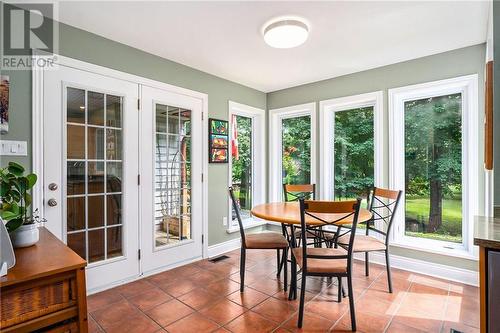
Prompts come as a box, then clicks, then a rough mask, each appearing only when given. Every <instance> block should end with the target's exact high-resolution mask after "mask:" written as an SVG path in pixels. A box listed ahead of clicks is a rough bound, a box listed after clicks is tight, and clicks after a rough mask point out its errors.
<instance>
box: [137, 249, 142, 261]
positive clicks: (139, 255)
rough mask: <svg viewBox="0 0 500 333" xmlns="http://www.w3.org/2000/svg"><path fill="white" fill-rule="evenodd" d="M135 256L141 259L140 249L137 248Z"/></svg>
mask: <svg viewBox="0 0 500 333" xmlns="http://www.w3.org/2000/svg"><path fill="white" fill-rule="evenodd" d="M137 258H139V260H141V249H139V250H137Z"/></svg>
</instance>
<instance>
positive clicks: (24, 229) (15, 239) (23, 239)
mask: <svg viewBox="0 0 500 333" xmlns="http://www.w3.org/2000/svg"><path fill="white" fill-rule="evenodd" d="M10 239H11V240H12V245H13V246H14V247H15V248H19V247H28V246H31V245H33V244H35V243H36V242H38V240H39V239H40V233H39V232H38V226H37V225H36V224H26V225H22V226H20V227H19V228H17V229H16V230H14V231H13V232H12V233H11V234H10Z"/></svg>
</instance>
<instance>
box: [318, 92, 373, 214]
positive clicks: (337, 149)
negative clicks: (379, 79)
mask: <svg viewBox="0 0 500 333" xmlns="http://www.w3.org/2000/svg"><path fill="white" fill-rule="evenodd" d="M382 106H383V94H382V92H374V93H367V94H362V95H355V96H348V97H341V98H335V99H331V100H327V101H322V102H320V124H321V138H320V152H321V156H323V159H322V163H321V165H320V170H321V174H322V175H323V181H322V183H321V197H322V198H325V199H329V200H347V199H354V198H357V197H361V198H364V199H365V200H366V197H367V194H368V191H369V190H370V189H371V188H372V187H373V186H374V185H375V184H383V179H382V175H383V173H382V170H383V162H382V156H383V154H382V153H383V140H382V138H380V136H381V135H382V133H383V131H380V129H381V128H382V125H381V121H382V117H381V112H382ZM379 186H380V185H379ZM365 205H366V202H365Z"/></svg>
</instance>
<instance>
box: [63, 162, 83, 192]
mask: <svg viewBox="0 0 500 333" xmlns="http://www.w3.org/2000/svg"><path fill="white" fill-rule="evenodd" d="M66 173H67V180H66V184H67V185H66V186H67V193H68V195H74V194H85V162H80V161H74V162H72V161H68V162H67V163H66Z"/></svg>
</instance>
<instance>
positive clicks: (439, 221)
mask: <svg viewBox="0 0 500 333" xmlns="http://www.w3.org/2000/svg"><path fill="white" fill-rule="evenodd" d="M461 110H462V96H461V94H452V95H445V96H439V97H432V98H425V99H420V100H414V101H408V102H406V103H405V168H406V199H407V203H408V201H409V200H415V199H425V200H424V201H427V203H428V204H427V205H426V211H425V210H423V209H420V210H418V214H417V215H416V216H415V210H413V212H412V213H410V212H409V211H408V207H407V214H406V215H407V218H406V230H407V232H412V233H415V232H426V233H436V234H441V235H448V236H449V237H448V238H450V237H455V238H456V239H457V240H458V241H460V240H461V223H462V216H461V195H462V193H461V192H462V131H461V129H462V117H461ZM443 200H448V201H449V200H454V201H455V202H458V203H459V205H458V207H456V209H455V214H453V215H457V214H458V216H454V217H451V216H452V214H451V213H448V212H443ZM407 206H408V205H407ZM443 219H445V221H443ZM450 224H453V226H450Z"/></svg>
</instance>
